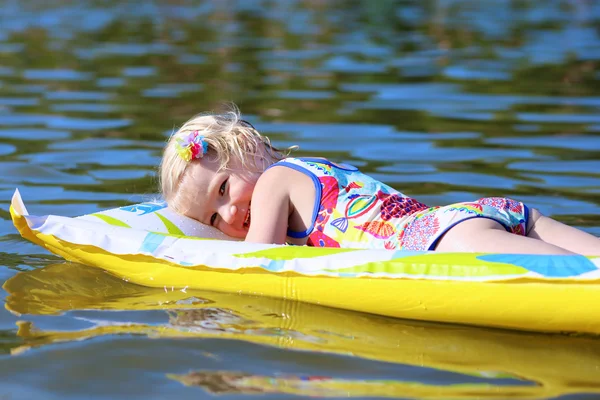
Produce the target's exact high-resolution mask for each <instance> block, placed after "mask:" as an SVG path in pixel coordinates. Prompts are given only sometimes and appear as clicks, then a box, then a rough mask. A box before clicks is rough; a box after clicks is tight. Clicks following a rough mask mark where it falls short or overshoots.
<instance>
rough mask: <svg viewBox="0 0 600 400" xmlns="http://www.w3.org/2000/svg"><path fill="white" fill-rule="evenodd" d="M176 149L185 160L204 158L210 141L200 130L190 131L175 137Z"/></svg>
mask: <svg viewBox="0 0 600 400" xmlns="http://www.w3.org/2000/svg"><path fill="white" fill-rule="evenodd" d="M175 150H177V154H179V156H180V157H181V158H183V159H184V160H185V161H188V162H189V161H191V160H195V159H196V158H202V157H203V156H204V154H206V152H207V151H208V143H206V141H205V140H204V136H202V135H200V134H199V133H198V131H194V132H189V133H186V134H184V135H181V136H180V137H178V138H177V139H175Z"/></svg>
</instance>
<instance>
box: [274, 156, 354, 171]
mask: <svg viewBox="0 0 600 400" xmlns="http://www.w3.org/2000/svg"><path fill="white" fill-rule="evenodd" d="M290 164H292V165H298V166H301V167H304V168H307V169H309V170H310V169H311V168H314V167H316V168H317V169H319V168H320V167H322V166H325V167H329V168H331V167H334V168H337V169H340V170H345V171H358V168H357V167H355V166H353V165H350V164H346V163H339V162H333V161H331V160H328V159H327V158H324V157H287V158H284V159H283V160H281V161H279V162H277V163H275V164H273V165H272V166H275V165H288V166H289V165H290Z"/></svg>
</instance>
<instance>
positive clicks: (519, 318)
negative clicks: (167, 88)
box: [10, 191, 600, 334]
mask: <svg viewBox="0 0 600 400" xmlns="http://www.w3.org/2000/svg"><path fill="white" fill-rule="evenodd" d="M10 212H11V216H12V219H13V223H14V225H15V226H16V228H17V229H18V230H19V232H20V234H21V235H22V236H23V237H24V238H26V239H28V240H30V241H32V242H34V243H36V244H38V245H40V246H42V247H44V248H46V249H48V250H49V251H51V252H52V253H55V254H57V255H59V256H61V257H64V258H65V259H66V260H69V261H75V262H79V263H82V264H86V265H90V266H94V267H98V268H101V269H103V270H105V271H108V272H110V273H111V274H114V275H116V276H118V277H120V278H122V279H124V280H125V281H128V282H131V283H135V284H139V285H144V286H150V287H158V288H163V289H164V290H184V291H185V290H186V289H192V288H195V289H205V290H213V291H222V292H232V293H239V294H250V295H260V296H269V297H276V298H282V299H287V300H295V301H302V302H308V303H315V304H320V305H326V306H330V307H337V308H343V309H349V310H354V311H362V312H368V313H372V314H379V315H385V316H391V317H398V318H408V319H415V320H422V321H436V322H451V323H461V324H470V325H480V326H493V327H501V328H510V329H519V330H531V331H546V332H577V333H588V334H599V333H600V257H584V256H544V255H520V254H478V253H436V252H410V251H393V250H364V249H336V248H315V247H306V246H280V245H266V244H256V243H245V242H235V241H231V240H224V238H223V236H222V234H221V233H220V232H217V231H214V230H212V229H211V228H210V227H205V226H203V225H200V224H199V223H197V222H195V221H190V220H187V219H185V218H184V217H181V216H178V215H177V214H175V213H173V212H172V211H170V210H169V209H168V208H167V207H166V205H165V204H163V203H142V204H136V205H132V206H127V207H121V208H119V209H113V210H107V211H105V212H101V213H95V214H90V215H86V216H82V217H78V218H67V217H60V216H52V215H50V216H40V217H38V216H32V215H29V214H28V212H27V209H26V208H25V205H24V204H23V201H22V200H21V197H20V195H19V192H18V191H16V192H15V195H14V196H13V199H12V202H11V208H10ZM149 221H150V222H149ZM192 235H193V236H192ZM198 236H202V237H198Z"/></svg>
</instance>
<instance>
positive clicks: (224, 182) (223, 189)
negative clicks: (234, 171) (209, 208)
mask: <svg viewBox="0 0 600 400" xmlns="http://www.w3.org/2000/svg"><path fill="white" fill-rule="evenodd" d="M226 185H227V179H225V180H224V181H223V183H221V187H220V188H219V194H220V195H221V196H223V195H224V194H225V186H226Z"/></svg>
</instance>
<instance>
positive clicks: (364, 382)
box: [0, 0, 600, 400]
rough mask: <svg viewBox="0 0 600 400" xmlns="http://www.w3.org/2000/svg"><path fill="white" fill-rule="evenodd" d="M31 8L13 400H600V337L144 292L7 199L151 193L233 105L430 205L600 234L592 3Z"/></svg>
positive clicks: (137, 197)
mask: <svg viewBox="0 0 600 400" xmlns="http://www.w3.org/2000/svg"><path fill="white" fill-rule="evenodd" d="M41 3H42V2H39V1H30V0H4V1H2V2H1V6H0V282H4V286H3V291H1V292H0V296H2V300H3V302H4V304H5V309H3V310H1V311H0V400H16V399H33V398H40V399H80V398H94V399H115V398H127V399H138V398H139V399H151V398H157V399H158V398H178V399H203V398H212V395H213V394H215V393H219V394H221V397H220V398H223V399H229V398H254V397H268V398H277V399H279V398H298V397H300V398H302V397H330V398H331V397H333V398H347V397H355V398H379V397H393V398H427V399H442V398H453V399H463V398H464V399H474V398H477V399H487V398H490V399H491V398H494V399H498V398H528V399H534V398H535V399H538V398H539V399H546V398H561V399H583V398H590V399H592V398H596V396H598V393H600V370H599V369H598V365H600V341H599V340H597V339H594V338H586V337H567V336H556V335H542V334H533V333H523V332H509V331H501V330H492V329H480V328H471V327H459V326H450V325H437V324H425V323H416V322H411V321H402V320H394V319H389V318H382V317H377V316H371V315H365V314H360V313H353V312H349V311H341V310H334V309H328V308H324V307H318V306H314V305H306V304H298V303H291V302H286V301H281V300H273V299H266V298H260V297H242V296H237V295H232V294H223V293H208V292H200V291H197V292H192V291H188V292H187V293H182V292H167V293H165V292H164V291H163V290H162V289H161V290H157V289H148V288H143V287H138V286H135V285H131V284H127V283H125V282H123V281H121V280H119V279H116V278H114V277H111V276H109V275H107V274H106V273H104V272H103V271H100V270H97V269H94V268H90V267H85V266H80V265H76V264H67V263H64V262H63V261H62V259H60V258H59V257H56V256H54V255H51V254H50V253H48V252H46V251H45V250H43V249H42V248H40V247H37V246H35V245H33V244H31V243H29V242H26V241H24V240H23V239H21V238H20V236H19V235H18V234H17V232H16V229H15V228H14V227H13V225H12V222H11V220H10V215H9V212H8V207H9V201H10V197H11V196H12V194H13V192H14V189H15V188H19V190H20V191H21V193H22V195H23V198H24V200H25V203H26V204H27V206H28V208H29V211H30V212H31V213H32V214H34V215H46V214H55V215H66V216H76V215H81V214H87V213H91V212H95V211H99V210H102V209H107V208H112V207H117V206H122V205H125V204H129V203H132V202H139V201H141V200H143V199H147V198H148V197H151V196H152V195H153V194H154V193H156V167H157V165H158V162H159V159H160V153H161V147H162V145H163V143H164V141H165V140H166V138H167V137H168V135H169V134H170V133H171V132H172V131H173V129H175V128H176V127H177V126H180V125H181V124H182V123H183V122H185V121H186V120H187V119H188V118H189V117H191V116H192V115H194V114H195V113H198V112H201V111H206V110H212V109H215V108H218V107H219V106H220V105H221V104H223V103H224V102H226V101H234V102H235V103H237V104H238V106H239V107H240V108H241V110H242V112H243V113H244V115H245V117H246V119H248V120H249V121H250V122H252V123H253V124H254V125H255V126H256V127H257V128H258V130H260V131H261V132H263V133H265V134H267V135H269V136H270V137H271V139H272V140H273V142H274V143H275V144H276V145H279V146H285V145H292V144H298V145H299V146H300V151H299V153H298V154H300V155H319V156H325V157H329V158H332V159H334V160H337V161H341V162H349V163H351V164H354V165H357V166H360V167H361V168H362V169H363V170H365V171H367V172H368V173H370V174H372V175H374V176H376V177H377V178H379V179H381V180H383V181H385V182H387V183H389V184H391V185H392V186H394V187H396V188H397V189H399V190H401V191H402V192H404V193H406V194H408V195H412V196H414V197H416V198H418V199H419V200H420V201H422V202H425V203H426V204H429V205H438V204H445V203H451V202H455V201H465V200H470V199H475V198H478V197H481V196H510V197H515V198H518V199H521V200H523V201H526V202H527V203H528V204H530V205H531V206H533V207H536V208H538V209H540V210H541V211H542V212H543V213H545V214H547V215H550V216H552V217H554V218H556V219H558V220H560V221H563V222H566V223H568V224H571V225H574V226H577V227H579V228H581V229H584V230H586V231H588V232H591V233H593V234H595V235H600V114H599V113H598V110H599V108H600V29H599V26H600V3H598V2H595V1H585V0H571V1H568V0H564V1H554V0H537V1H534V0H529V1H525V0H521V1H519V0H514V1H504V0H495V1H492V0H489V1H485V2H482V1H479V0H472V1H468V0H464V1H452V0H438V1H434V0H427V1H418V0H413V1H408V0H406V1H387V0H378V1H369V2H367V1H363V2H360V1H332V0H321V1H318V0H305V1H300V0H297V1H293V0H286V1H259V0H247V1H241V0H240V1H225V0H223V1H218V0H214V1H194V0H187V1H186V0H171V1H166V0H165V1H153V2H150V1H145V2H142V1H140V2H133V1H126V2H119V1H93V0H87V1H77V2H67V1H60V0H53V1H47V2H44V3H43V4H44V5H43V6H42V5H41Z"/></svg>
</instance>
